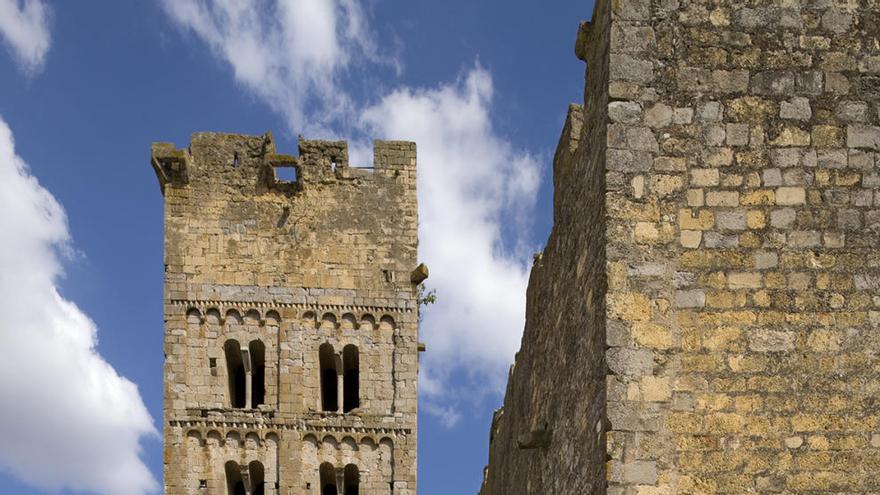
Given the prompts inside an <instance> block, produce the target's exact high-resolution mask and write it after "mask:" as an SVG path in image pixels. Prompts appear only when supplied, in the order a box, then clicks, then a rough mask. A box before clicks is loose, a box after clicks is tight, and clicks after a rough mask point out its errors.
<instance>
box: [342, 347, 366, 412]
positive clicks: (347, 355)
mask: <svg viewBox="0 0 880 495" xmlns="http://www.w3.org/2000/svg"><path fill="white" fill-rule="evenodd" d="M342 367H343V370H344V372H343V375H342V376H343V382H342V394H343V401H342V412H349V411H351V410H352V409H355V408H357V407H360V405H361V403H360V358H359V357H358V348H357V346H354V345H347V346H345V348H344V349H343V350H342Z"/></svg>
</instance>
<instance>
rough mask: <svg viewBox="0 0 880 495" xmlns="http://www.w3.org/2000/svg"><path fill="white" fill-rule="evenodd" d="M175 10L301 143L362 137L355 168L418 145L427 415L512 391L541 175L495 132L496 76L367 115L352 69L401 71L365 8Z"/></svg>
mask: <svg viewBox="0 0 880 495" xmlns="http://www.w3.org/2000/svg"><path fill="white" fill-rule="evenodd" d="M163 5H164V7H165V10H166V11H167V13H168V14H169V16H170V17H171V18H172V19H173V20H174V21H175V22H176V23H177V24H178V25H179V26H181V27H182V28H183V29H184V30H186V31H189V32H192V33H195V34H196V35H197V36H198V37H199V38H200V39H202V40H203V41H204V42H205V43H206V44H207V45H208V46H209V47H210V49H211V51H212V53H213V54H214V55H215V56H217V57H219V58H220V59H221V60H222V61H223V62H224V63H228V64H229V65H230V66H231V67H232V69H233V72H234V74H235V78H236V80H237V81H238V82H239V83H241V84H243V86H244V87H245V88H246V89H247V90H248V91H250V92H251V93H252V94H254V95H256V96H257V97H258V98H260V99H261V100H262V101H264V102H265V103H266V104H267V105H269V107H270V108H272V109H273V110H274V111H275V112H277V113H278V114H279V115H281V116H283V117H285V118H286V121H287V123H288V125H289V127H290V128H289V130H290V131H293V132H302V133H303V134H306V135H307V136H311V137H325V136H327V135H329V136H342V137H349V138H351V137H352V136H355V142H353V143H352V157H353V163H360V161H359V160H362V159H364V158H365V157H367V156H369V151H370V145H369V143H368V142H367V141H366V137H370V138H373V137H375V138H380V139H404V140H412V141H415V142H416V143H417V145H418V171H419V177H418V188H419V191H418V193H419V216H420V218H419V220H420V229H419V234H420V243H419V246H420V253H419V256H420V258H421V260H422V261H424V262H426V263H427V264H428V265H429V267H430V269H431V278H430V279H429V280H428V285H429V287H433V288H436V289H437V293H438V302H437V304H436V305H434V306H431V307H429V308H428V309H427V311H426V313H425V320H424V322H423V325H422V338H423V339H424V340H425V342H426V343H427V345H428V352H427V354H425V355H423V357H422V364H423V367H422V375H421V378H422V379H421V385H422V393H423V397H424V398H425V399H426V400H427V401H426V403H425V406H426V410H427V411H428V412H430V413H432V414H434V415H436V416H438V417H439V418H440V419H441V421H443V422H445V423H446V424H450V425H451V424H454V423H455V422H456V421H457V420H458V419H459V418H460V416H461V412H459V409H460V405H461V403H462V402H463V401H466V400H477V401H478V400H479V397H482V395H483V394H484V393H492V392H496V393H497V392H501V391H503V386H504V382H505V377H506V372H507V367H508V365H509V363H510V362H511V361H512V359H513V354H514V352H515V351H516V349H517V348H518V347H519V342H520V337H521V335H522V329H523V324H524V320H525V291H526V285H527V282H528V270H529V265H530V253H527V252H526V250H525V249H523V246H524V245H525V243H524V238H525V236H524V233H523V229H522V227H523V225H525V224H526V223H527V222H524V221H523V219H527V218H528V217H529V215H530V213H531V211H532V209H533V207H534V200H535V194H536V191H537V186H538V183H539V166H538V164H537V162H536V160H535V159H534V158H533V157H532V156H531V155H530V154H528V153H526V152H523V151H522V150H520V149H517V148H516V147H515V146H513V145H512V144H511V143H510V142H509V141H507V140H506V139H505V138H504V137H503V136H501V135H499V134H498V132H497V131H496V130H495V129H494V128H493V125H492V93H493V84H492V77H491V75H490V74H489V72H488V71H486V70H485V69H483V68H481V67H480V66H478V65H477V66H474V67H471V68H469V69H467V70H466V71H465V73H464V74H463V75H462V76H461V77H459V78H452V80H451V82H447V83H445V84H440V85H438V86H437V87H434V88H427V89H425V88H421V89H419V88H407V87H402V88H398V89H396V90H394V91H392V92H391V93H389V94H373V95H371V99H372V100H371V101H372V103H366V104H361V103H358V102H356V101H354V99H353V98H352V96H351V95H350V93H349V92H347V91H346V88H345V85H344V84H343V81H341V76H342V75H344V74H345V71H346V70H348V69H349V68H351V66H352V65H353V64H355V63H356V62H358V63H367V62H369V63H371V66H370V67H371V68H373V69H381V68H387V66H389V65H391V66H393V67H396V65H395V63H394V61H390V63H389V61H388V60H383V59H381V58H380V57H378V56H377V55H376V54H377V53H378V52H379V50H378V49H377V47H376V46H375V42H374V40H375V39H376V37H375V36H374V33H372V31H371V30H370V28H369V25H368V24H369V23H368V16H367V15H366V13H365V11H364V9H363V8H362V7H361V6H360V5H359V4H358V3H357V2H356V1H355V0H335V1H332V0H327V1H319V2H315V1H310V0H276V1H273V2H267V1H259V0H243V1H239V2H232V1H230V0H163ZM505 239H506V240H507V241H508V245H507V246H506V245H505V243H504V240H505ZM511 240H512V241H511ZM453 377H457V378H456V379H453ZM453 383H454V385H453ZM475 391H476V392H478V393H476V394H475V393H474V392H475ZM474 397H477V399H474Z"/></svg>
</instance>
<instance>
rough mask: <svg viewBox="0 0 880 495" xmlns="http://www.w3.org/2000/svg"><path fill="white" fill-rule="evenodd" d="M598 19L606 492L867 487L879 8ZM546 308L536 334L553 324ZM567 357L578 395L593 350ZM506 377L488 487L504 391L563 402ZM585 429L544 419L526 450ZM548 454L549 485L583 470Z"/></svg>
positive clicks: (497, 476)
mask: <svg viewBox="0 0 880 495" xmlns="http://www.w3.org/2000/svg"><path fill="white" fill-rule="evenodd" d="M606 9H607V10H606ZM604 16H607V17H604ZM606 22H607V26H608V28H607V30H605V32H604V37H605V38H606V39H608V40H609V44H610V50H609V53H608V79H607V84H606V86H605V87H606V88H607V96H608V104H607V108H606V109H605V111H606V112H607V113H606V115H607V118H608V120H607V133H606V137H607V140H606V142H605V146H607V149H606V150H605V151H604V163H603V165H602V166H603V167H604V174H605V188H606V192H605V212H604V217H603V218H604V220H602V221H604V229H605V241H606V244H605V246H604V248H605V249H604V256H605V261H606V265H605V279H606V280H607V292H606V293H605V300H606V305H607V308H606V310H605V326H604V331H605V338H606V340H605V346H607V351H605V361H606V364H607V385H606V390H605V392H606V397H605V400H606V401H607V406H606V413H605V418H606V428H607V444H606V451H607V456H608V459H609V461H608V463H607V465H606V468H605V471H606V474H605V478H607V492H609V493H614V494H665V493H840V494H855V493H875V492H878V491H880V408H878V404H877V397H878V392H880V380H878V378H880V357H878V351H880V337H878V331H880V329H878V328H877V327H878V326H880V249H878V246H880V207H878V205H880V203H878V201H880V164H878V160H877V158H878V152H880V114H878V110H880V108H878V103H880V42H878V36H880V5H878V4H877V3H876V2H874V1H858V0H844V1H826V0H802V1H799V0H780V1H749V2H719V1H701V0H697V1H683V0H680V1H676V0H658V1H647V0H615V1H610V2H602V1H600V2H599V5H598V6H597V10H596V13H595V15H594V20H593V23H592V25H593V26H594V29H595V27H597V26H600V25H603V23H606ZM601 37H602V36H600V38H601ZM580 51H581V52H584V48H581V49H580ZM591 64H595V62H593V61H591V60H589V58H588V74H589V70H590V67H589V65H591ZM588 81H589V79H588ZM588 85H589V82H588ZM588 98H589V89H588ZM588 125H589V123H587V124H585V127H587V126H588ZM557 167H558V164H557ZM581 180H582V181H583V180H584V179H581ZM582 183H583V182H582ZM589 190H590V189H589V187H584V191H585V197H589V194H586V191H589ZM584 215H589V213H587V212H584ZM560 220H561V221H563V222H564V221H565V220H564V219H560V218H557V219H556V221H557V222H560ZM551 239H552V238H551ZM548 249H549V246H548ZM580 249H581V250H582V251H581V252H589V253H593V254H592V255H593V256H599V254H598V252H597V250H596V248H595V247H594V246H592V245H591V244H588V243H584V244H582V246H581V248H580ZM573 253H577V254H572V255H569V257H568V258H567V266H569V267H571V268H572V269H575V268H576V267H577V266H578V260H579V255H580V254H581V253H580V252H577V250H574V251H573ZM538 270H539V269H537V268H536V270H535V273H537V272H538ZM535 273H533V281H534V277H535ZM556 280H557V283H559V284H560V288H559V289H558V293H563V294H566V293H569V292H570V293H572V294H577V295H579V296H582V297H583V296H585V295H586V294H587V293H588V290H589V289H587V292H585V291H584V289H585V288H584V287H580V286H578V285H576V284H570V283H564V282H563V280H564V279H563V278H558V279H556ZM590 288H592V289H593V290H598V291H602V290H603V287H602V286H600V285H595V286H591V287H590ZM570 297H572V298H573V297H574V296H570ZM539 304H540V305H541V306H542V308H540V309H530V311H534V312H535V313H536V314H538V315H540V316H538V317H536V318H534V319H533V320H530V323H529V325H537V323H535V322H536V321H541V322H548V321H553V320H554V319H555V318H558V317H560V315H559V313H558V311H557V310H556V309H555V308H554V307H553V304H551V303H550V301H548V300H545V301H543V302H540V303H539ZM572 307H575V306H572ZM530 314H531V313H530ZM563 317H565V315H563ZM582 328H583V329H584V333H585V334H588V332H591V331H595V330H594V327H592V326H590V325H588V324H587V321H583V325H582ZM534 332H535V330H534V329H533V328H531V327H528V328H527V329H526V336H525V337H524V340H523V350H522V351H521V353H520V355H521V356H523V355H528V354H529V353H530V352H531V351H530V349H531V348H532V347H536V348H538V347H539V346H540V344H539V343H537V341H536V339H534V338H533V337H532V335H534ZM560 335H561V334H560ZM567 342H568V344H569V346H568V347H565V346H560V347H559V348H558V349H557V351H556V354H554V355H553V356H552V357H551V358H549V359H551V360H553V361H556V362H559V363H560V364H559V366H560V367H561V368H562V369H561V371H563V373H561V375H562V376H565V377H567V379H570V380H584V381H588V380H590V379H591V377H592V376H593V373H594V371H593V365H594V364H595V363H594V362H591V363H590V364H589V365H587V366H583V367H581V368H580V369H576V368H575V367H570V366H568V363H570V362H571V361H570V359H571V358H570V357H569V356H573V355H581V354H589V353H592V352H594V350H592V349H589V348H587V347H586V342H588V341H587V340H586V339H584V338H583V336H580V337H579V338H576V339H575V338H569V339H567ZM603 351H604V349H603ZM521 359H522V358H521ZM519 367H520V361H517V365H516V367H515V369H514V372H513V375H512V381H511V385H510V386H509V395H508V397H507V398H506V400H505V406H504V413H503V414H502V415H501V416H500V419H499V421H497V422H496V425H495V429H494V430H493V432H494V437H493V442H492V444H493V447H492V454H491V456H490V464H489V468H488V482H487V486H488V487H489V489H488V490H487V491H486V493H502V491H499V490H497V489H493V488H492V487H494V486H505V484H506V483H507V481H506V480H514V479H519V478H517V476H521V475H520V474H518V472H517V470H518V469H525V467H526V466H527V463H526V462H525V461H522V459H523V458H524V457H523V456H524V455H526V454H524V453H523V451H522V449H513V448H509V449H503V450H502V449H499V448H497V447H496V446H498V445H501V444H503V443H504V442H509V437H510V436H511V435H514V436H515V435H522V434H523V432H527V431H529V428H528V425H526V424H525V423H516V424H510V425H505V421H506V419H505V417H507V418H510V417H511V415H508V408H509V407H510V406H511V404H515V403H516V401H517V400H518V399H517V395H516V392H514V393H513V394H510V390H517V388H519V387H522V386H523V385H521V384H520V382H521V381H523V380H529V381H531V382H533V383H538V384H541V385H538V386H536V387H534V389H535V390H539V392H537V394H536V399H537V400H538V401H540V402H543V403H551V404H552V403H558V402H559V401H562V400H573V399H571V398H570V397H569V395H570V394H571V393H572V390H570V389H569V388H567V387H565V386H561V387H560V386H557V385H555V384H558V383H559V382H560V379H559V376H560V374H559V373H557V374H547V373H543V374H534V375H531V374H529V376H528V377H527V378H526V377H524V376H520V375H518V374H517V369H518V368H519ZM585 390H586V389H585ZM575 393H577V392H575ZM590 393H592V390H591V391H590ZM576 400H577V401H582V402H584V403H587V404H595V403H597V402H601V401H602V398H600V397H598V396H596V395H590V394H584V393H581V394H579V395H578V397H577V398H576ZM582 420H583V415H581V414H574V413H573V411H572V414H570V415H568V416H565V417H564V418H562V419H560V420H559V421H558V422H556V423H553V422H548V425H547V430H549V431H551V432H552V440H550V441H549V443H548V445H547V446H546V447H544V454H540V455H555V454H553V452H554V449H555V448H556V447H555V446H554V445H555V444H556V442H558V441H560V440H559V435H560V432H561V434H562V435H563V436H564V435H567V434H569V433H571V432H572V430H573V429H572V427H571V424H572V423H578V422H580V421H582ZM499 435H501V438H499ZM563 441H565V440H563ZM587 451H591V450H590V449H587ZM532 455H534V454H532ZM556 459H557V461H558V463H559V464H558V469H557V470H556V471H550V472H548V474H545V475H541V476H540V478H541V481H540V483H542V484H543V485H542V486H547V484H548V483H549V484H553V483H556V485H555V486H580V485H578V483H581V481H579V480H578V479H577V478H576V477H577V476H582V477H593V476H595V474H594V473H595V464H593V463H592V462H591V461H590V459H592V457H591V456H588V455H586V454H585V453H584V451H583V450H581V451H576V452H572V453H571V458H570V459H564V458H562V457H561V456H558V457H556ZM572 464H574V465H572ZM571 473H578V474H577V475H573V474H571ZM510 486H513V485H510ZM520 486H525V488H521V489H520V491H518V492H517V491H515V490H514V492H515V493H542V492H541V491H533V490H531V489H530V488H529V487H528V486H527V485H520ZM605 490H606V488H605V487H597V488H595V489H594V491H592V493H604V492H605ZM564 491H565V492H567V493H575V492H574V491H569V490H567V489H565V490H564ZM508 493H509V492H508Z"/></svg>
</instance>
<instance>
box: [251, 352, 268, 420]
mask: <svg viewBox="0 0 880 495" xmlns="http://www.w3.org/2000/svg"><path fill="white" fill-rule="evenodd" d="M248 348H249V349H250V351H251V362H252V363H253V369H252V370H251V407H254V408H256V407H259V406H261V405H263V404H265V403H266V346H265V345H264V344H263V343H262V342H261V341H259V340H253V341H251V343H250V345H249V346H248Z"/></svg>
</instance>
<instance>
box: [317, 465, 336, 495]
mask: <svg viewBox="0 0 880 495" xmlns="http://www.w3.org/2000/svg"><path fill="white" fill-rule="evenodd" d="M320 473H321V495H337V494H338V491H337V489H336V469H334V468H333V465H332V464H330V463H328V462H325V463H324V464H321V467H320Z"/></svg>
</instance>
